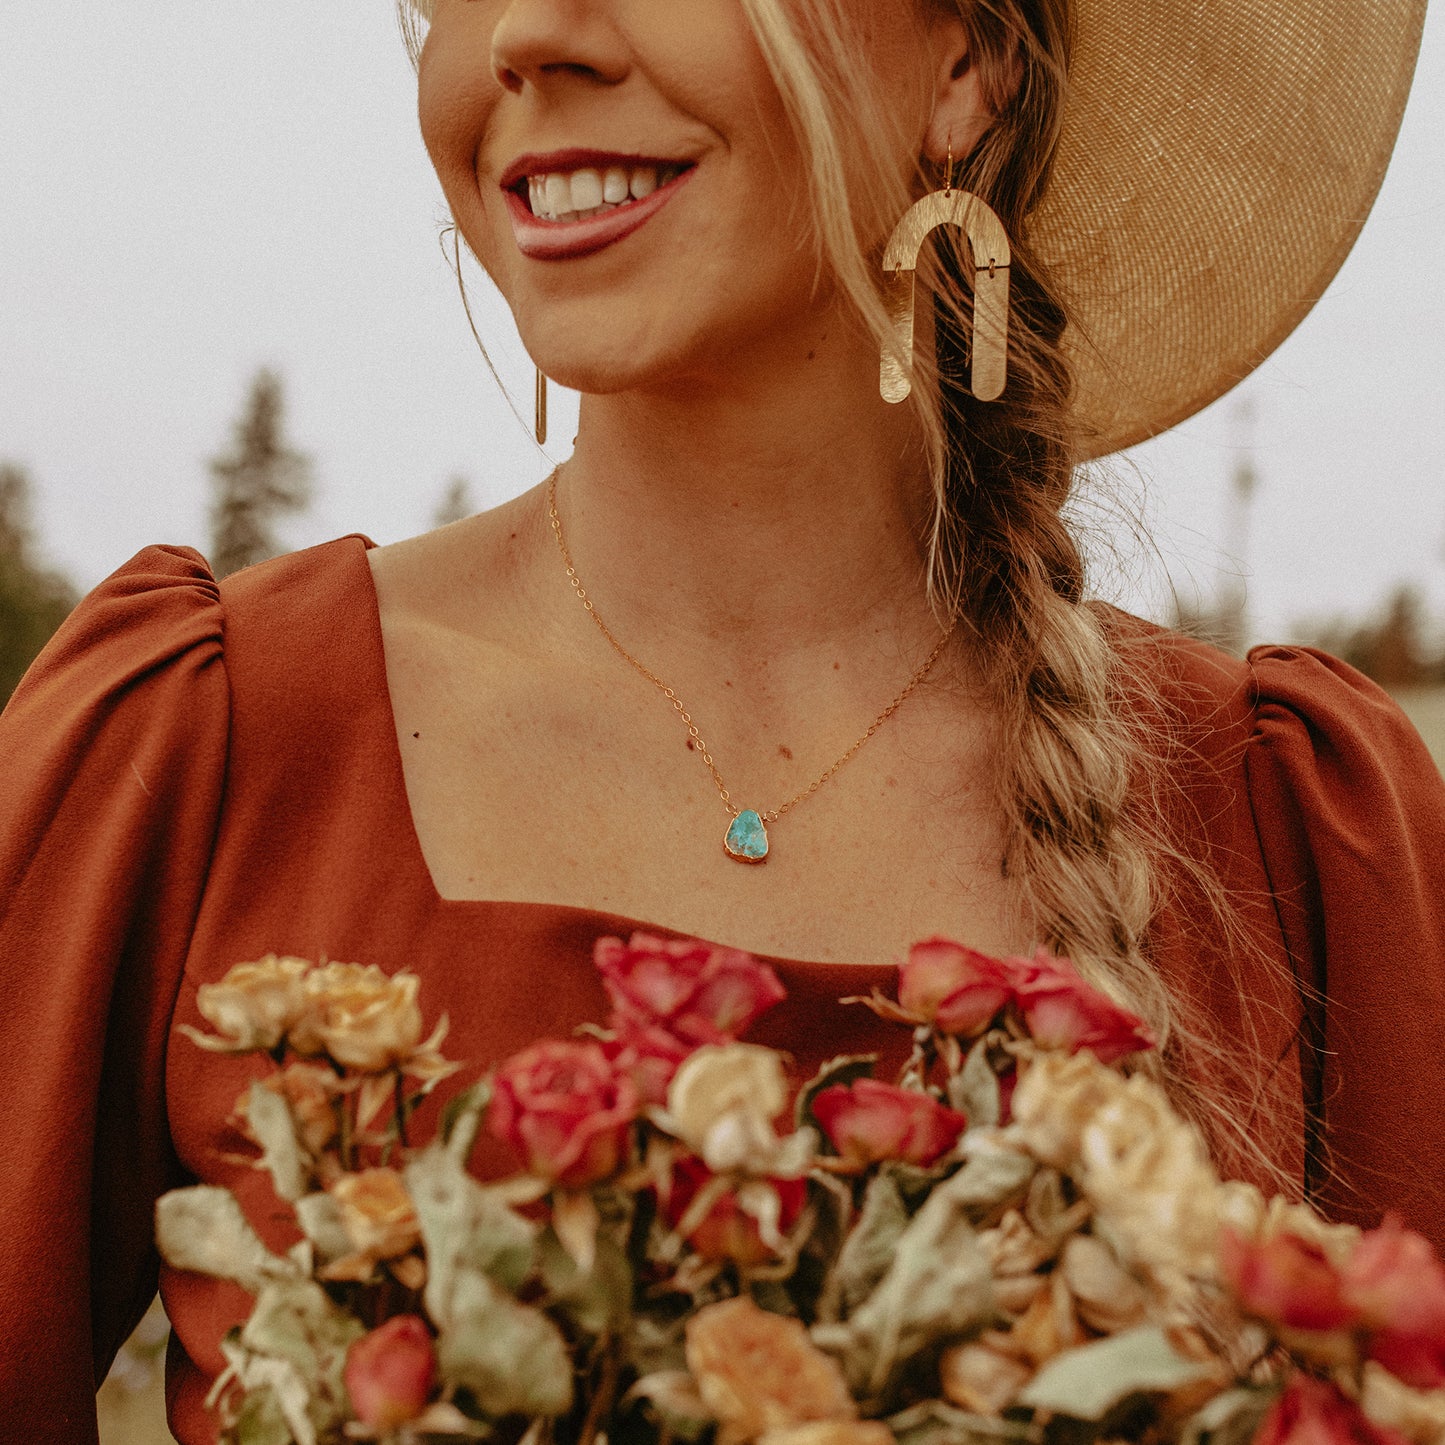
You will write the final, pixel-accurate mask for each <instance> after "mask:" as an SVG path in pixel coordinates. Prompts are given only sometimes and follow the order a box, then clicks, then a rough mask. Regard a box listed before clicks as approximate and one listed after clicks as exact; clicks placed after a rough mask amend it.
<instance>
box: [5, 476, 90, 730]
mask: <svg viewBox="0 0 1445 1445" xmlns="http://www.w3.org/2000/svg"><path fill="white" fill-rule="evenodd" d="M77 600H78V598H77V594H76V591H75V588H74V587H73V586H72V585H71V583H70V581H69V579H68V578H66V577H64V576H63V575H61V574H60V573H59V572H55V571H51V570H50V569H48V568H46V567H43V566H42V565H41V563H40V560H39V558H38V557H37V556H36V552H35V533H34V527H33V524H32V521H31V515H30V477H29V475H28V474H27V473H26V471H25V469H24V467H19V466H16V465H15V464H14V463H13V462H0V706H3V705H4V704H5V702H7V701H8V700H9V697H10V694H11V693H12V692H14V691H15V686H16V684H17V683H18V682H19V681H20V679H21V677H22V676H23V675H24V673H25V669H26V668H27V667H29V666H30V664H31V662H33V661H34V659H35V656H36V654H37V653H38V652H39V651H40V649H41V648H42V647H44V646H45V644H46V643H47V642H48V641H49V640H50V636H51V634H52V633H53V632H54V631H55V629H56V628H57V627H59V626H60V624H61V623H62V622H64V621H65V618H66V615H67V614H68V613H69V612H70V609H71V608H72V607H74V606H75V604H76V601H77Z"/></svg>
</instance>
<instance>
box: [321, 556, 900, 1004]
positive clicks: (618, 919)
mask: <svg viewBox="0 0 1445 1445" xmlns="http://www.w3.org/2000/svg"><path fill="white" fill-rule="evenodd" d="M341 541H342V542H357V543H359V544H360V546H359V547H358V548H356V549H352V548H347V549H346V553H345V555H346V556H347V559H348V561H349V562H350V564H351V565H352V566H354V567H358V568H359V571H360V575H359V577H358V579H357V584H356V585H357V586H358V588H359V589H360V590H362V591H363V592H364V593H365V596H366V601H367V606H366V618H365V621H366V626H365V634H366V637H365V657H364V658H363V659H360V661H361V663H362V665H361V666H360V667H358V668H357V669H355V670H354V671H353V673H352V676H353V677H355V678H356V679H357V683H358V688H357V690H358V692H360V693H362V694H364V695H366V696H369V697H372V698H375V699H378V700H379V701H378V702H377V703H376V704H375V705H374V707H373V708H368V709H367V715H368V717H371V716H372V715H373V714H374V715H375V717H376V724H377V729H378V731H379V732H381V733H384V737H379V738H377V739H376V746H377V749H378V751H379V754H380V756H381V758H382V761H383V767H384V770H385V781H384V786H383V788H382V789H381V791H382V793H383V794H384V797H383V802H382V807H383V809H384V812H385V814H386V820H387V823H388V825H389V826H388V828H387V832H388V833H389V834H390V835H391V836H392V837H393V838H394V839H395V841H396V843H397V844H398V846H399V848H400V850H401V852H402V853H404V854H405V867H406V869H407V871H408V873H409V874H411V875H413V876H414V879H415V884H416V886H417V887H418V888H419V889H420V890H421V891H422V892H423V894H424V896H425V899H426V903H427V906H428V908H429V909H431V910H432V911H433V912H438V913H440V912H442V911H453V910H456V911H462V912H464V911H467V910H472V911H476V912H480V913H487V912H494V911H496V910H500V909H516V910H519V911H522V912H527V913H531V914H533V915H535V916H537V917H538V918H539V919H542V918H553V919H571V920H574V921H580V920H582V919H595V920H596V921H597V924H598V937H602V936H605V935H607V934H616V933H620V934H624V935H625V934H630V933H648V934H655V935H658V936H661V937H664V938H669V939H679V938H693V937H697V935H695V934H692V933H689V932H688V931H686V930H684V929H679V928H675V927H672V926H671V925H669V924H665V923H656V922H652V921H651V920H648V919H641V918H634V917H632V916H631V915H629V914H623V913H610V912H607V911H606V910H604V909H600V908H594V907H590V906H588V905H586V904H579V903H560V902H555V901H552V900H540V899H500V898H448V897H446V896H445V895H444V894H443V893H442V892H441V890H440V889H439V888H438V887H437V884H436V878H435V877H434V875H433V874H432V871H431V865H430V864H429V863H428V862H427V859H426V853H425V850H424V849H423V848H422V845H421V835H420V834H419V833H418V832H417V828H416V818H415V816H414V815H413V813H412V809H411V797H410V795H409V794H408V792H407V787H406V766H405V764H404V762H403V761H402V756H401V746H400V742H399V739H398V734H397V724H396V711H395V708H394V706H393V703H392V697H391V682H390V675H389V673H388V671H387V665H386V638H385V633H384V632H383V630H382V625H381V599H380V597H379V596H378V594H377V590H376V579H375V577H374V575H373V574H372V570H371V564H370V562H369V561H368V560H367V553H368V552H370V551H372V550H373V549H374V548H375V547H376V546H377V544H376V543H375V542H374V541H372V539H371V538H370V537H367V536H365V535H364V534H363V533H359V532H353V533H351V534H350V535H349V536H346V537H343V538H342V539H341ZM702 941H703V942H707V943H711V944H714V945H715V946H718V947H727V948H736V947H737V945H736V944H731V943H728V942H726V940H722V939H704V940H702ZM742 951H743V952H746V953H750V954H752V956H753V957H754V958H758V959H760V960H762V961H763V962H765V963H769V964H772V965H774V966H775V967H777V968H778V969H779V971H780V972H782V973H785V974H789V975H793V976H794V977H795V978H797V979H798V980H799V981H801V980H802V979H804V978H807V977H812V978H813V979H816V980H821V979H822V978H824V977H825V976H826V977H844V976H846V977H847V978H849V979H851V980H855V981H856V984H857V986H858V989H859V990H860V991H866V988H867V987H872V986H874V985H888V984H892V983H893V982H894V981H895V980H896V978H897V973H898V965H897V964H896V963H861V962H860V963H846V962H828V961H823V960H816V959H804V958H794V957H790V956H788V955H786V954H772V953H759V952H758V951H756V950H755V949H744V950H742Z"/></svg>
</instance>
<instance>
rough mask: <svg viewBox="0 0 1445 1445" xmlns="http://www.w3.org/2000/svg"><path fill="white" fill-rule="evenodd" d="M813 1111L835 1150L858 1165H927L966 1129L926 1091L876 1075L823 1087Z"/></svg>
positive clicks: (956, 1115) (962, 1119)
mask: <svg viewBox="0 0 1445 1445" xmlns="http://www.w3.org/2000/svg"><path fill="white" fill-rule="evenodd" d="M813 1113H814V1114H815V1115H816V1116H817V1120H818V1122H819V1123H820V1124H821V1125H822V1126H823V1132H824V1133H825V1134H827V1136H828V1138H829V1139H830V1140H831V1141H832V1144H833V1147H834V1148H835V1149H836V1150H837V1151H838V1153H839V1154H841V1155H842V1156H843V1158H844V1159H845V1160H847V1161H848V1163H850V1164H854V1165H857V1166H858V1167H859V1168H866V1167H867V1166H868V1165H869V1164H877V1163H879V1162H880V1161H881V1160H884V1159H899V1160H902V1161H903V1162H904V1163H905V1164H921V1165H928V1164H932V1163H933V1162H934V1160H936V1159H938V1158H939V1157H940V1156H941V1155H944V1154H946V1153H948V1151H949V1150H950V1149H952V1148H953V1146H954V1145H955V1144H956V1143H957V1142H958V1136H959V1135H960V1134H961V1133H963V1131H964V1130H965V1129H966V1128H967V1127H968V1120H967V1119H966V1118H965V1117H964V1116H963V1115H962V1114H960V1113H958V1112H957V1110H954V1109H948V1108H945V1107H944V1106H943V1105H942V1104H940V1103H939V1102H938V1101H937V1100H936V1099H935V1098H933V1097H932V1096H931V1095H929V1094H924V1093H921V1092H920V1091H919V1090H917V1089H901V1088H899V1087H898V1086H897V1085H895V1084H881V1083H879V1082H878V1080H877V1079H858V1080H857V1081H855V1082H854V1083H852V1084H847V1085H844V1084H834V1085H832V1086H831V1087H830V1088H827V1089H823V1090H822V1091H821V1092H820V1093H819V1094H818V1095H817V1096H816V1097H815V1098H814V1100H813Z"/></svg>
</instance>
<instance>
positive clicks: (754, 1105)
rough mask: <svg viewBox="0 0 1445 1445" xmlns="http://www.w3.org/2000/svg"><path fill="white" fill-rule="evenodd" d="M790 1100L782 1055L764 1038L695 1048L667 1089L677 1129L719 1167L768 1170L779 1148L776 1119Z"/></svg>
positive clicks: (756, 1170) (755, 1170)
mask: <svg viewBox="0 0 1445 1445" xmlns="http://www.w3.org/2000/svg"><path fill="white" fill-rule="evenodd" d="M787 1105H788V1079H787V1074H786V1073H785V1072H784V1069H783V1059H782V1055H780V1054H778V1053H777V1052H776V1051H775V1050H773V1049H765V1048H762V1047H761V1046H760V1045H758V1044H718V1045H705V1046H704V1047H702V1048H699V1049H697V1050H695V1051H694V1052H693V1053H692V1054H690V1055H689V1056H688V1057H687V1059H686V1060H685V1061H684V1062H683V1063H682V1065H681V1066H680V1067H679V1068H678V1071H677V1073H676V1074H675V1075H674V1076H673V1080H672V1083H671V1084H670V1085H669V1087H668V1091H667V1113H668V1116H669V1119H668V1122H669V1124H670V1125H671V1127H672V1129H673V1131H674V1132H675V1133H676V1135H677V1137H678V1138H679V1139H681V1140H682V1141H683V1142H684V1143H685V1144H687V1145H688V1146H689V1147H690V1148H692V1149H694V1150H695V1151H696V1152H697V1153H698V1154H700V1155H702V1157H703V1158H704V1159H705V1160H706V1161H707V1164H708V1166H709V1168H711V1169H714V1170H718V1171H721V1170H749V1169H750V1170H751V1171H752V1172H754V1173H765V1172H767V1169H768V1166H769V1164H770V1162H771V1160H772V1157H773V1156H774V1155H775V1154H776V1153H777V1148H778V1135H777V1130H776V1129H775V1128H774V1126H773V1121H774V1120H775V1119H776V1118H777V1117H778V1115H779V1114H781V1113H782V1112H783V1110H784V1109H786V1108H787Z"/></svg>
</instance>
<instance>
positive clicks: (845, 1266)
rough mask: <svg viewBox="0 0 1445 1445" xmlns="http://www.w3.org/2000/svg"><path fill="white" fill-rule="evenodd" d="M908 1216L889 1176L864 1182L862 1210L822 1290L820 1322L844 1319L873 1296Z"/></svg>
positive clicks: (878, 1176)
mask: <svg viewBox="0 0 1445 1445" xmlns="http://www.w3.org/2000/svg"><path fill="white" fill-rule="evenodd" d="M908 1217H909V1216H908V1206H907V1205H906V1204H905V1203H904V1200H903V1195H902V1194H901V1193H900V1192H899V1189H898V1184H897V1181H896V1180H894V1179H893V1177H892V1176H891V1175H889V1174H877V1175H875V1176H874V1177H873V1178H872V1179H870V1180H869V1181H868V1188H867V1191H866V1192H865V1194H864V1195H863V1208H862V1209H861V1210H860V1211H859V1214H858V1219H857V1221H856V1222H855V1223H854V1225H853V1228H852V1229H851V1230H850V1231H849V1232H848V1234H847V1236H846V1237H845V1238H844V1240H843V1247H842V1249H841V1250H840V1251H839V1252H838V1256H837V1260H836V1262H835V1264H834V1265H833V1268H832V1270H831V1271H830V1272H829V1275H828V1282H827V1284H826V1285H825V1286H824V1288H823V1298H822V1300H821V1301H820V1302H819V1305H818V1318H819V1319H820V1320H826V1321H833V1320H839V1319H844V1318H846V1317H847V1316H848V1315H850V1314H851V1313H852V1312H853V1311H854V1310H855V1309H856V1308H857V1307H858V1306H859V1305H860V1304H861V1303H862V1302H863V1301H864V1300H865V1299H866V1298H867V1297H868V1296H869V1295H870V1294H872V1293H873V1290H874V1289H875V1288H876V1287H877V1285H878V1281H879V1280H881V1279H882V1278H883V1276H884V1275H885V1274H887V1273H888V1269H889V1266H890V1265H891V1264H892V1263H893V1253H894V1250H895V1249H896V1248H897V1247H898V1241H899V1239H900V1238H901V1237H902V1235H903V1231H904V1230H905V1229H907V1228H908Z"/></svg>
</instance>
